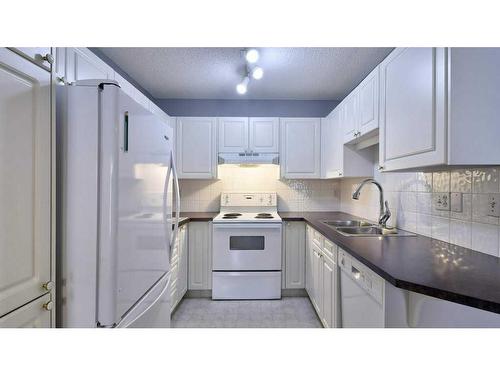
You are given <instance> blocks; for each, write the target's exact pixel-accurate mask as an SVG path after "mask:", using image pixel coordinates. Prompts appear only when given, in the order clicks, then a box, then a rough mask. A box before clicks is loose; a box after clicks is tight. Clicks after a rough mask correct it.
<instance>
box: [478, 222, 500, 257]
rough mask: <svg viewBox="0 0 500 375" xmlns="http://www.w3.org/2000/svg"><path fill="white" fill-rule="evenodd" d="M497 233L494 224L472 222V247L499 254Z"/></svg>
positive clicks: (487, 252) (495, 254)
mask: <svg viewBox="0 0 500 375" xmlns="http://www.w3.org/2000/svg"><path fill="white" fill-rule="evenodd" d="M499 233H500V231H499V229H498V226H496V225H489V224H480V223H472V249H473V250H476V251H480V252H482V253H485V254H490V255H494V256H499Z"/></svg>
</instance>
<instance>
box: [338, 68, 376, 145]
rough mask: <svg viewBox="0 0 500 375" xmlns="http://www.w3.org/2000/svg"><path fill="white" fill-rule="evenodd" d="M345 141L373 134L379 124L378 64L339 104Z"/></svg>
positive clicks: (348, 141) (355, 140) (349, 141)
mask: <svg viewBox="0 0 500 375" xmlns="http://www.w3.org/2000/svg"><path fill="white" fill-rule="evenodd" d="M339 106H340V107H341V108H342V111H341V117H340V122H341V124H342V128H343V133H344V143H352V142H357V141H358V140H361V139H366V137H368V136H370V135H372V132H373V131H375V130H376V129H378V126H379V67H378V66H377V67H376V68H375V69H374V70H373V71H372V72H371V73H370V74H369V75H368V76H367V77H366V78H365V79H364V80H363V81H362V82H361V83H360V84H359V85H358V86H357V87H356V88H355V89H354V90H353V91H352V92H351V93H350V94H349V95H348V96H347V98H345V99H344V100H343V101H342V103H340V104H339Z"/></svg>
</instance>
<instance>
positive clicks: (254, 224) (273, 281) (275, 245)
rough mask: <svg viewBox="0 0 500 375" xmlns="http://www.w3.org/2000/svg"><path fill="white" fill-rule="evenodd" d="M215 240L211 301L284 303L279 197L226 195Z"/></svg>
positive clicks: (215, 232) (214, 231) (216, 225)
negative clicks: (267, 300) (237, 300)
mask: <svg viewBox="0 0 500 375" xmlns="http://www.w3.org/2000/svg"><path fill="white" fill-rule="evenodd" d="M212 241H213V242H212V246H213V259H212V262H213V272H212V299H279V298H281V218H280V217H279V215H278V213H277V196H276V193H236V192H224V193H222V194H221V212H220V213H219V215H217V216H216V217H215V218H214V220H213V236H212Z"/></svg>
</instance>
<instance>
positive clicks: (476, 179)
mask: <svg viewBox="0 0 500 375" xmlns="http://www.w3.org/2000/svg"><path fill="white" fill-rule="evenodd" d="M472 178H473V182H472V191H473V192H474V193H498V192H499V191H500V183H499V170H498V168H479V169H475V170H474V171H473V175H472Z"/></svg>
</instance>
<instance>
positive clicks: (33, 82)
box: [0, 48, 52, 316]
mask: <svg viewBox="0 0 500 375" xmlns="http://www.w3.org/2000/svg"><path fill="white" fill-rule="evenodd" d="M0 87H1V90H0V134H2V136H1V137H0V176H2V182H1V183H0V207H1V209H0V316H2V315H4V314H6V313H8V312H9V311H12V310H14V309H16V308H18V307H19V306H22V305H24V304H26V303H28V302H29V301H31V300H33V299H35V298H37V297H39V296H41V295H42V294H44V293H47V289H50V287H48V288H44V284H46V283H47V282H49V281H51V167H52V163H51V157H52V156H51V134H52V126H51V107H52V100H51V75H50V72H48V71H47V70H45V69H43V68H41V67H40V66H38V65H35V64H33V63H32V62H31V61H29V60H27V59H25V58H23V57H21V56H19V55H18V54H16V53H14V52H12V51H10V50H8V49H6V48H1V49H0ZM49 285H50V284H49Z"/></svg>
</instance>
